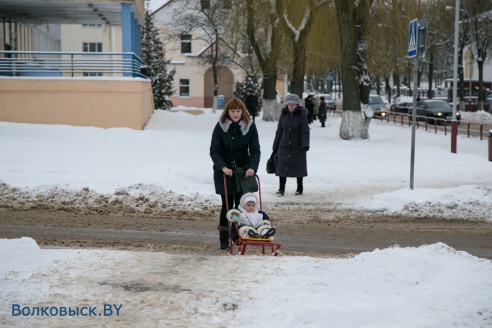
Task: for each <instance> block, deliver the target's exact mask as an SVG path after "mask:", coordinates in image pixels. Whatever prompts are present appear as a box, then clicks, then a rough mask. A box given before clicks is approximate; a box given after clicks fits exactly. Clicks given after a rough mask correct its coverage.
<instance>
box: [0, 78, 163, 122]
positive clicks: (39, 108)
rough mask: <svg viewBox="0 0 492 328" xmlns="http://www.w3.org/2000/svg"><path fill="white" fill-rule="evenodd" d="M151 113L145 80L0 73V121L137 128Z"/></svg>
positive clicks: (151, 100) (152, 106)
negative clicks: (70, 77)
mask: <svg viewBox="0 0 492 328" xmlns="http://www.w3.org/2000/svg"><path fill="white" fill-rule="evenodd" d="M153 112H154V103H153V99H152V87H151V84H150V81H145V80H141V79H124V80H122V79H114V80H112V79H102V78H94V79H88V78H84V79H65V78H51V79H50V78H11V77H10V78H1V77H0V121H5V122H17V123H34V124H68V125H76V126H94V127H100V128H113V127H128V128H132V129H136V130H141V129H143V127H144V126H145V124H146V123H147V121H148V120H149V118H150V116H151V115H152V113H153Z"/></svg>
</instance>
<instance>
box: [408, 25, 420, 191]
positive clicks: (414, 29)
mask: <svg viewBox="0 0 492 328" xmlns="http://www.w3.org/2000/svg"><path fill="white" fill-rule="evenodd" d="M417 48H418V21H417V19H414V20H412V21H411V22H410V25H409V29H408V54H407V57H408V58H412V57H413V58H415V61H414V74H413V90H412V92H413V93H412V95H413V106H412V145H411V147H410V189H412V190H413V176H414V174H413V172H414V168H415V120H416V119H415V118H416V105H417V77H418V73H419V71H418V70H419V59H418V56H417Z"/></svg>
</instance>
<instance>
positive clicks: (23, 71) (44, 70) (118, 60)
mask: <svg viewBox="0 0 492 328" xmlns="http://www.w3.org/2000/svg"><path fill="white" fill-rule="evenodd" d="M143 65H144V63H143V61H142V59H140V57H138V56H137V55H135V54H134V53H133V52H124V53H117V52H34V51H0V76H11V77H14V76H36V77H41V76H46V77H56V76H64V77H79V76H80V77H81V76H91V77H108V76H121V77H133V78H136V77H140V78H147V77H146V76H145V75H144V74H142V66H143Z"/></svg>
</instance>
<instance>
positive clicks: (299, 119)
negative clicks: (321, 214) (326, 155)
mask: <svg viewBox="0 0 492 328" xmlns="http://www.w3.org/2000/svg"><path fill="white" fill-rule="evenodd" d="M307 114H308V111H307V109H306V108H304V107H302V106H301V99H300V98H299V97H298V96H297V95H296V94H292V93H291V94H289V95H287V97H285V107H284V108H283V109H282V111H281V113H280V119H279V121H278V125H277V131H276V132H275V140H274V141H273V151H275V152H277V154H278V157H277V168H276V171H275V175H277V176H278V177H279V184H280V186H279V189H278V191H277V194H278V195H280V196H283V195H284V193H285V184H286V182H287V178H297V190H296V193H295V194H296V195H302V193H303V191H304V187H303V178H304V177H306V176H307V160H306V152H307V151H308V150H309V139H310V138H309V124H308V121H307Z"/></svg>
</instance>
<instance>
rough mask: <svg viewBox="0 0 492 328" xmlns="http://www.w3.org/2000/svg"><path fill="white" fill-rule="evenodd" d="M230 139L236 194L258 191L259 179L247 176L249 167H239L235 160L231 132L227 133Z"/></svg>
mask: <svg viewBox="0 0 492 328" xmlns="http://www.w3.org/2000/svg"><path fill="white" fill-rule="evenodd" d="M227 136H228V139H229V146H231V154H232V171H233V173H232V175H233V176H234V179H235V181H236V194H241V195H242V194H244V193H245V192H255V191H258V181H257V180H256V177H255V176H254V175H253V176H249V177H247V176H246V171H247V170H248V168H247V167H237V166H236V161H235V160H234V150H233V149H232V141H231V137H230V136H229V134H228V135H227Z"/></svg>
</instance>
